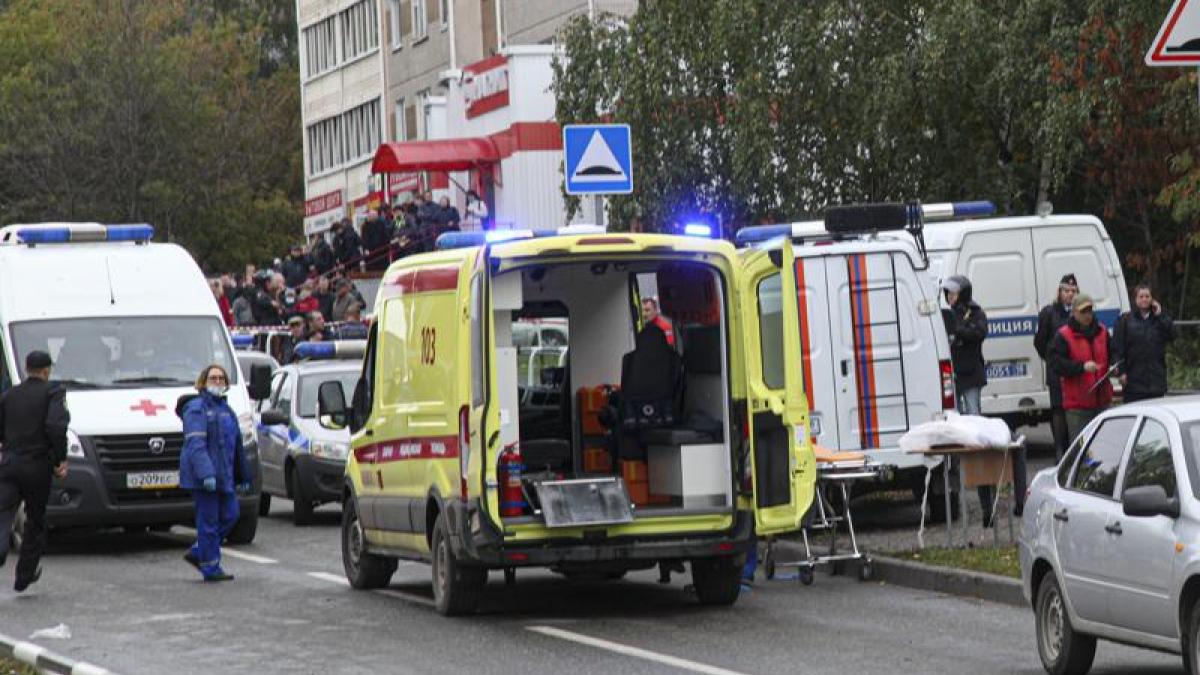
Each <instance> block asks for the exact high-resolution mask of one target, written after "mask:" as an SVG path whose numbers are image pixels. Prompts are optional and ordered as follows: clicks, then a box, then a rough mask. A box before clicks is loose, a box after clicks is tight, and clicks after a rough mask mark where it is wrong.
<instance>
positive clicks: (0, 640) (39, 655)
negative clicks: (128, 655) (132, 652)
mask: <svg viewBox="0 0 1200 675" xmlns="http://www.w3.org/2000/svg"><path fill="white" fill-rule="evenodd" d="M0 654H3V655H7V656H11V657H12V658H14V659H16V660H17V661H20V662H21V663H24V664H27V665H30V666H33V667H34V668H37V669H38V670H41V671H42V672H48V673H62V674H63V675H116V673H114V672H112V671H111V670H109V669H107V668H102V667H100V666H97V665H93V664H91V663H84V662H82V661H74V660H72V659H68V658H67V657H65V656H60V655H58V654H55V653H54V652H52V651H50V650H48V649H46V648H45V647H42V646H40V645H36V644H34V643H32V642H26V641H24V640H17V639H14V638H11V637H9V636H7V635H5V634H3V633H0Z"/></svg>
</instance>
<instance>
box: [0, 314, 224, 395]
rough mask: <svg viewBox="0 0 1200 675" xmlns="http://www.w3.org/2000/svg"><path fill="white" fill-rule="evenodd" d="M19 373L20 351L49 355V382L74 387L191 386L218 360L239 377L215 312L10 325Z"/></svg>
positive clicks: (23, 362) (219, 363)
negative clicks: (178, 315)
mask: <svg viewBox="0 0 1200 675" xmlns="http://www.w3.org/2000/svg"><path fill="white" fill-rule="evenodd" d="M11 330H12V340H13V349H14V351H15V352H16V354H17V359H16V361H17V365H18V367H19V368H20V373H21V377H22V378H24V377H25V358H24V355H25V354H28V353H29V352H31V351H34V350H42V351H45V352H48V353H49V354H50V358H51V359H52V360H53V362H54V368H53V370H52V371H51V375H50V378H51V380H52V381H55V382H61V383H62V384H63V385H65V386H66V387H68V388H74V389H119V388H135V387H146V386H163V387H176V386H190V385H192V384H194V383H195V382H196V377H197V376H198V375H199V374H200V371H201V370H203V369H204V367H205V366H208V365H210V364H214V363H215V364H218V365H220V366H221V367H223V368H224V369H225V371H226V372H227V373H228V374H229V380H230V384H234V383H236V382H237V376H238V375H237V368H235V367H234V365H233V354H231V353H230V350H229V340H228V338H227V337H226V333H225V327H224V326H222V325H221V322H220V321H218V320H217V319H216V318H215V317H193V316H189V317H176V316H170V317H168V316H153V317H122V318H117V319H109V318H104V319H98V318H87V319H49V320H45V321H21V322H18V323H14V324H12V328H11Z"/></svg>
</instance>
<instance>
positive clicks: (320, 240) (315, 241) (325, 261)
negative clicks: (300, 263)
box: [308, 234, 337, 276]
mask: <svg viewBox="0 0 1200 675" xmlns="http://www.w3.org/2000/svg"><path fill="white" fill-rule="evenodd" d="M308 258H309V261H311V262H312V266H313V267H315V268H317V274H319V275H322V276H324V275H325V274H328V273H329V270H331V269H333V266H334V265H336V264H337V259H336V258H335V257H334V255H333V248H331V247H330V246H329V242H327V241H325V237H324V236H323V235H320V234H314V235H313V236H312V244H311V245H310V246H309V251H308Z"/></svg>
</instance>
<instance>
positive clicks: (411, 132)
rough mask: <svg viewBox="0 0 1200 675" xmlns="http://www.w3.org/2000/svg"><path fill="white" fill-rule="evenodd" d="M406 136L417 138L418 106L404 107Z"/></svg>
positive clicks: (407, 137)
mask: <svg viewBox="0 0 1200 675" xmlns="http://www.w3.org/2000/svg"><path fill="white" fill-rule="evenodd" d="M404 138H405V140H412V139H414V138H417V107H416V106H412V105H410V106H408V107H407V108H405V109H404Z"/></svg>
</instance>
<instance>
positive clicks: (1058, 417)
mask: <svg viewBox="0 0 1200 675" xmlns="http://www.w3.org/2000/svg"><path fill="white" fill-rule="evenodd" d="M1078 293H1079V284H1078V283H1076V281H1075V275H1074V274H1070V273H1067V274H1064V275H1063V276H1062V279H1060V280H1059V282H1058V294H1057V295H1056V296H1055V297H1054V302H1052V303H1050V304H1048V305H1046V306H1045V307H1043V308H1042V311H1040V312H1038V323H1037V334H1035V335H1034V336H1033V347H1034V349H1036V350H1037V353H1038V356H1040V357H1042V362H1043V363H1044V364H1045V371H1046V387H1047V388H1048V389H1049V390H1050V431H1051V433H1052V434H1053V435H1054V452H1055V454H1056V455H1057V456H1058V459H1062V456H1063V453H1064V452H1066V451H1067V444H1068V443H1070V442H1071V439H1070V438H1068V437H1067V418H1066V413H1064V412H1063V403H1062V378H1061V376H1060V375H1059V374H1058V373H1056V372H1054V367H1053V366H1052V365H1051V363H1050V342H1051V341H1052V340H1053V339H1054V335H1055V333H1057V332H1058V331H1059V330H1061V329H1062V327H1063V326H1065V325H1067V320H1068V319H1070V318H1071V305H1072V304H1073V303H1074V302H1075V295H1076V294H1078Z"/></svg>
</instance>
